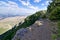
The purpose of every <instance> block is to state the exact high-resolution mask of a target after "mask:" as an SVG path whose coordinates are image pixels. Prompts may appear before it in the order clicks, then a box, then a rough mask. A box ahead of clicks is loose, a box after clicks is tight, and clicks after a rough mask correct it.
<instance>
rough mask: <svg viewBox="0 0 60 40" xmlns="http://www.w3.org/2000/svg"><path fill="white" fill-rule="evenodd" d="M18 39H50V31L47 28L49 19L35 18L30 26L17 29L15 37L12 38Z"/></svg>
mask: <svg viewBox="0 0 60 40" xmlns="http://www.w3.org/2000/svg"><path fill="white" fill-rule="evenodd" d="M21 30H24V31H23V32H22V31H21ZM21 32H22V33H21ZM18 34H19V35H18ZM21 35H22V36H21ZM19 39H20V40H51V31H50V30H49V21H48V20H46V19H44V20H43V19H40V20H37V21H36V22H35V23H34V24H33V25H31V26H30V27H28V28H26V29H20V30H18V31H17V33H16V35H15V37H14V38H13V39H12V40H19Z"/></svg>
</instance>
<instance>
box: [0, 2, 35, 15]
mask: <svg viewBox="0 0 60 40" xmlns="http://www.w3.org/2000/svg"><path fill="white" fill-rule="evenodd" d="M33 12H35V11H34V10H32V9H27V8H20V7H18V5H17V3H15V2H12V1H8V3H6V2H3V1H0V13H3V14H4V13H6V14H8V13H10V14H12V13H13V14H22V13H26V15H27V13H33Z"/></svg>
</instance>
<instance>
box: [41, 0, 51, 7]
mask: <svg viewBox="0 0 60 40" xmlns="http://www.w3.org/2000/svg"><path fill="white" fill-rule="evenodd" d="M49 2H50V1H45V2H44V3H42V4H41V5H42V6H47V5H49Z"/></svg>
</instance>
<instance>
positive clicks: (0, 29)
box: [0, 16, 25, 34]
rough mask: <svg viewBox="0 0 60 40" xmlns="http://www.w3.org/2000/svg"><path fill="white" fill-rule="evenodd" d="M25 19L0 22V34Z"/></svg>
mask: <svg viewBox="0 0 60 40" xmlns="http://www.w3.org/2000/svg"><path fill="white" fill-rule="evenodd" d="M24 19H25V17H20V16H17V17H9V18H6V19H3V20H0V34H2V33H4V32H6V31H7V30H9V29H11V28H12V27H14V25H16V24H18V23H19V22H21V21H23V20H24Z"/></svg>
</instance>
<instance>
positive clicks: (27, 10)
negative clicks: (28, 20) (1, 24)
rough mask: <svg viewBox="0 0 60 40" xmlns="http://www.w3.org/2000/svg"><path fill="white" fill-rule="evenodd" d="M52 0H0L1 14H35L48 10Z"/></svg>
mask: <svg viewBox="0 0 60 40" xmlns="http://www.w3.org/2000/svg"><path fill="white" fill-rule="evenodd" d="M49 2H51V0H0V14H20V15H21V14H33V13H35V12H36V11H40V10H46V9H47V6H48V5H49Z"/></svg>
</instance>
